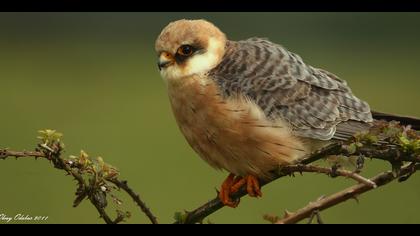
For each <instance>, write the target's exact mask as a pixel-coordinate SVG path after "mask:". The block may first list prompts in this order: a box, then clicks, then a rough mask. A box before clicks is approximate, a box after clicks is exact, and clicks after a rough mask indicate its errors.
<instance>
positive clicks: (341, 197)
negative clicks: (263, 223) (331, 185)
mask: <svg viewBox="0 0 420 236" xmlns="http://www.w3.org/2000/svg"><path fill="white" fill-rule="evenodd" d="M419 167H420V164H414V163H412V164H409V165H407V166H406V167H403V168H401V170H400V172H399V173H398V174H397V175H396V176H395V175H394V174H393V173H392V172H391V171H387V172H384V173H381V174H379V175H377V176H375V177H373V178H372V179H371V180H370V181H372V182H374V183H375V184H376V186H378V187H380V186H383V185H385V184H387V183H389V182H391V181H393V180H395V179H397V178H400V177H403V176H406V175H409V174H412V173H413V172H414V171H416V170H417V169H418V168H419ZM372 189H374V187H373V186H371V185H367V184H365V183H360V184H358V185H355V186H352V187H350V188H347V189H344V190H342V191H340V192H337V193H335V194H332V195H330V196H328V197H322V198H320V199H318V200H317V201H315V202H311V203H309V204H308V205H307V206H305V207H303V208H301V209H299V210H297V211H296V212H288V211H286V213H285V215H284V217H283V218H282V219H279V220H277V221H276V222H275V223H276V224H294V223H297V222H299V221H301V220H303V219H305V218H308V217H311V215H313V213H314V212H319V211H322V210H325V209H328V208H330V207H332V206H335V205H337V204H339V203H342V202H344V201H347V200H348V199H357V196H359V195H360V194H362V193H365V192H367V191H370V190H372Z"/></svg>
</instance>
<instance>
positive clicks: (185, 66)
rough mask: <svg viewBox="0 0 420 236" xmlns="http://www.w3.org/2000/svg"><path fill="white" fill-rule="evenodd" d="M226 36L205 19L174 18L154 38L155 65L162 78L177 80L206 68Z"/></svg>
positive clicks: (213, 63)
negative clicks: (156, 63)
mask: <svg viewBox="0 0 420 236" xmlns="http://www.w3.org/2000/svg"><path fill="white" fill-rule="evenodd" d="M225 45H226V36H225V35H224V34H223V33H222V32H221V31H220V30H219V29H218V28H217V27H216V26H214V25H213V24H212V23H210V22H208V21H205V20H178V21H174V22H172V23H170V24H169V25H167V26H166V27H165V28H164V29H163V30H162V32H161V33H160V35H159V37H158V38H157V40H156V44H155V50H156V52H157V53H158V67H159V70H160V73H161V75H162V77H163V78H164V79H165V80H180V79H183V78H186V77H188V76H192V75H194V74H202V73H206V72H208V71H210V70H211V69H213V68H214V67H215V66H216V65H218V64H219V63H220V61H221V60H222V57H223V55H224V53H225Z"/></svg>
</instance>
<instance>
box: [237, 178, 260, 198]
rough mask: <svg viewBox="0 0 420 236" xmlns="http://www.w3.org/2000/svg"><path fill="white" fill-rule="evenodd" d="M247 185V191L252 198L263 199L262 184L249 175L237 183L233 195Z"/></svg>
mask: <svg viewBox="0 0 420 236" xmlns="http://www.w3.org/2000/svg"><path fill="white" fill-rule="evenodd" d="M245 184H246V191H247V192H248V195H249V196H251V197H262V192H261V188H260V183H259V181H258V178H257V177H255V176H253V175H247V176H245V177H244V178H241V179H240V180H238V181H236V183H235V184H234V185H233V186H232V188H231V193H236V192H237V191H239V189H240V188H241V187H242V186H244V185H245Z"/></svg>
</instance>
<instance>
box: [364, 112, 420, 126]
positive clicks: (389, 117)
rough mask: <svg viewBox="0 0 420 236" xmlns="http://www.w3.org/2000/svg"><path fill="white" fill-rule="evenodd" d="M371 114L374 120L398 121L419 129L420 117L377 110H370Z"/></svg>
mask: <svg viewBox="0 0 420 236" xmlns="http://www.w3.org/2000/svg"><path fill="white" fill-rule="evenodd" d="M372 116H373V118H374V119H376V120H386V121H393V120H395V121H399V122H400V124H402V125H411V128H412V129H414V130H420V118H416V117H411V116H401V115H395V114H387V113H383V112H378V111H372Z"/></svg>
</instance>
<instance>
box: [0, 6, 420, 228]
mask: <svg viewBox="0 0 420 236" xmlns="http://www.w3.org/2000/svg"><path fill="white" fill-rule="evenodd" d="M180 18H205V19H208V20H210V21H212V22H213V23H215V24H216V25H217V26H219V27H220V28H221V29H222V30H223V31H224V32H225V33H226V34H227V35H228V37H229V38H230V39H233V40H239V39H245V38H248V37H252V36H260V37H268V38H269V39H271V40H272V41H274V42H277V43H280V44H282V45H284V46H285V47H287V48H288V49H289V50H291V51H293V52H296V53H298V54H300V55H301V56H302V58H303V59H304V60H305V61H306V62H307V63H308V64H311V65H313V66H316V67H321V68H324V69H326V70H329V71H331V72H333V73H335V74H337V75H339V76H340V77H341V78H343V79H345V80H347V81H348V83H349V84H350V85H351V87H352V89H353V91H354V92H355V94H356V95H357V96H359V97H361V98H363V99H364V100H366V101H368V102H369V103H370V105H371V107H372V108H374V109H376V110H381V111H384V112H392V113H400V114H407V115H413V116H420V109H419V102H420V93H419V88H420V43H419V42H420V13H0V35H1V37H0V127H1V129H0V132H1V134H0V147H9V148H11V149H15V150H22V149H27V150H31V149H33V148H34V146H35V145H36V142H37V141H36V139H35V137H36V135H37V133H36V132H37V130H39V129H45V128H51V129H57V130H59V131H60V132H63V133H64V135H65V136H64V142H65V143H66V146H67V149H66V153H65V155H66V156H68V155H72V154H73V155H74V154H78V153H79V151H80V149H83V150H85V151H87V152H88V153H89V154H90V155H91V156H98V155H100V156H102V157H103V158H104V159H105V161H107V162H109V163H111V164H113V165H115V166H117V167H118V168H119V169H120V171H121V173H122V176H121V177H122V178H124V179H127V180H129V184H130V185H131V186H132V187H133V188H134V189H135V190H137V191H138V192H139V193H140V195H141V196H142V197H143V198H144V200H145V201H146V202H147V204H148V205H149V206H150V207H151V209H152V210H153V211H154V212H155V213H156V215H157V216H158V217H159V220H160V221H161V222H163V223H171V222H172V221H173V214H174V212H176V211H182V210H191V209H193V208H196V207H198V206H199V205H201V204H203V203H205V202H206V201H207V200H209V199H212V198H213V197H215V196H216V192H215V188H216V187H217V188H219V185H220V183H221V182H222V181H223V179H224V178H225V177H226V175H227V173H222V172H218V171H215V170H213V169H211V168H210V167H209V166H208V165H207V164H206V163H205V162H203V161H202V160H201V159H200V158H199V157H198V156H197V155H196V154H195V153H194V152H193V151H192V149H191V148H190V147H189V146H188V144H187V143H186V141H185V140H184V138H183V136H182V135H181V133H180V132H179V131H178V128H177V125H176V123H175V120H174V118H173V116H172V114H171V110H170V107H169V103H168V98H167V94H166V91H165V86H164V83H163V81H162V80H161V78H160V76H159V73H158V70H157V67H156V55H155V52H154V49H153V48H154V40H155V38H156V37H157V35H158V34H159V33H160V31H161V29H162V28H163V27H164V26H165V25H166V24H168V23H169V22H170V21H173V20H176V19H180ZM387 168H389V166H388V165H387V164H386V163H382V162H378V161H367V163H366V170H365V172H364V175H365V176H367V177H369V176H372V175H374V174H375V173H377V172H378V171H381V170H385V169H387ZM351 184H353V182H352V181H350V180H345V179H331V178H327V177H325V176H323V175H316V174H305V175H304V176H297V177H295V178H283V179H281V180H278V181H276V182H274V183H272V184H270V185H269V186H267V187H265V188H264V189H263V192H264V197H263V198H262V199H258V200H256V199H250V198H248V197H247V198H244V199H243V200H242V203H241V205H240V207H239V208H237V209H229V208H224V209H222V210H220V211H218V212H217V213H215V214H213V215H211V216H210V220H211V221H212V222H215V223H266V222H265V221H264V220H263V219H262V215H263V214H265V213H272V214H278V215H282V214H283V212H284V210H285V209H288V210H290V211H293V210H296V209H298V208H300V207H302V206H304V205H305V204H307V203H308V202H309V201H313V200H315V199H317V198H318V197H320V196H322V195H326V194H330V193H333V192H335V191H338V190H341V189H342V188H345V187H347V186H350V185H351ZM419 184H420V176H417V175H415V176H413V177H412V178H411V179H410V180H409V181H407V182H405V183H403V184H398V183H392V184H390V185H388V186H386V187H384V188H380V189H378V190H375V191H373V192H370V193H367V194H365V195H363V196H361V197H360V203H359V204H357V203H356V202H355V201H348V202H346V203H344V204H341V205H339V206H337V207H334V208H332V209H330V210H327V211H325V212H323V213H322V217H323V220H324V221H325V222H327V223H420V217H419V214H418V212H420V204H419V200H420V188H419ZM0 188H1V194H0V214H2V213H3V214H7V215H12V216H14V215H15V214H18V213H22V214H29V215H46V216H49V219H48V220H47V221H46V222H47V223H102V220H101V219H99V218H98V213H97V212H96V210H95V209H94V207H93V206H92V205H90V203H89V202H87V201H85V202H83V203H82V204H81V205H80V206H79V207H78V208H76V209H73V208H72V201H73V198H74V192H75V182H74V181H72V180H71V178H70V177H67V176H64V173H63V172H61V171H58V170H55V169H53V168H51V166H50V164H49V163H47V162H46V161H45V160H38V161H35V160H32V159H21V160H18V161H15V160H13V159H8V160H6V161H1V162H0ZM123 200H125V201H124V207H125V209H128V210H130V211H131V212H132V213H133V216H132V218H130V219H129V220H128V223H148V221H147V219H146V218H145V217H144V216H143V215H142V214H140V213H139V212H137V208H136V207H135V205H134V204H133V203H132V202H131V200H129V199H128V198H125V197H124V198H123ZM0 223H5V222H4V221H0ZM23 223H24V222H23ZM32 223H35V222H32Z"/></svg>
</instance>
